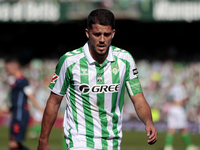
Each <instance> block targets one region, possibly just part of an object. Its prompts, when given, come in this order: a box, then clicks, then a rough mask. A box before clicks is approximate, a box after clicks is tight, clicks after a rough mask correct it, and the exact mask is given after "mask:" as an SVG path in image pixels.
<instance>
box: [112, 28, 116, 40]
mask: <svg viewBox="0 0 200 150" xmlns="http://www.w3.org/2000/svg"><path fill="white" fill-rule="evenodd" d="M115 32H116V30H115V29H113V33H112V38H114V36H115Z"/></svg>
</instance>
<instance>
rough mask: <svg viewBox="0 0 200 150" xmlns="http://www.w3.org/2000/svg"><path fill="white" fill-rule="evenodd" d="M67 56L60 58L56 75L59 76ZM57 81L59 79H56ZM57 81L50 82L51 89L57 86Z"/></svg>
mask: <svg viewBox="0 0 200 150" xmlns="http://www.w3.org/2000/svg"><path fill="white" fill-rule="evenodd" d="M66 58H67V57H66V56H62V57H61V58H60V60H59V62H58V64H57V66H56V71H55V74H56V75H58V76H59V74H60V70H61V68H62V65H63V63H64V61H65V59H66ZM56 81H57V80H55V83H56ZM55 83H50V84H49V87H50V88H51V89H53V87H54V86H55Z"/></svg>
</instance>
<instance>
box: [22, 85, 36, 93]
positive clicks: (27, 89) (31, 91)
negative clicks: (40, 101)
mask: <svg viewBox="0 0 200 150" xmlns="http://www.w3.org/2000/svg"><path fill="white" fill-rule="evenodd" d="M23 91H24V93H25V94H26V95H31V94H33V93H34V89H33V87H32V86H30V85H29V86H25V87H24V88H23Z"/></svg>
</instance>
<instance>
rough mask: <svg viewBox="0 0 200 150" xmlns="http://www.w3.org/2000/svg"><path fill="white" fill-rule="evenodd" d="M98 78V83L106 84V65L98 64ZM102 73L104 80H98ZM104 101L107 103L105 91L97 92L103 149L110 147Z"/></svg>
mask: <svg viewBox="0 0 200 150" xmlns="http://www.w3.org/2000/svg"><path fill="white" fill-rule="evenodd" d="M96 72H97V73H96V79H97V84H104V67H103V66H101V67H100V66H99V64H96ZM99 74H100V75H101V79H102V81H98V76H99ZM104 103H105V93H104V92H103V93H97V106H98V107H99V118H100V120H101V133H102V138H101V143H102V149H103V150H107V149H108V143H107V140H106V139H107V137H109V132H108V130H107V125H108V120H107V118H106V111H105V109H104Z"/></svg>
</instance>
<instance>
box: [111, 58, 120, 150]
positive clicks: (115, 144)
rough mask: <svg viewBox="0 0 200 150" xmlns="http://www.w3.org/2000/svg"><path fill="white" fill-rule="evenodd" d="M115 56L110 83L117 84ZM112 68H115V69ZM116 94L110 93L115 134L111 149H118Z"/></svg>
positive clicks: (117, 75)
mask: <svg viewBox="0 0 200 150" xmlns="http://www.w3.org/2000/svg"><path fill="white" fill-rule="evenodd" d="M114 57H115V61H114V62H112V63H111V71H112V83H113V84H118V83H120V75H119V69H120V68H119V66H118V61H117V58H116V56H114ZM114 69H117V70H116V71H115V70H114ZM117 96H118V92H115V93H112V109H111V113H113V119H112V123H113V133H114V134H115V138H114V139H113V150H117V149H118V145H119V143H118V138H119V135H118V130H117V123H118V115H117V114H116V113H115V109H116V106H117V104H116V103H117Z"/></svg>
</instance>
